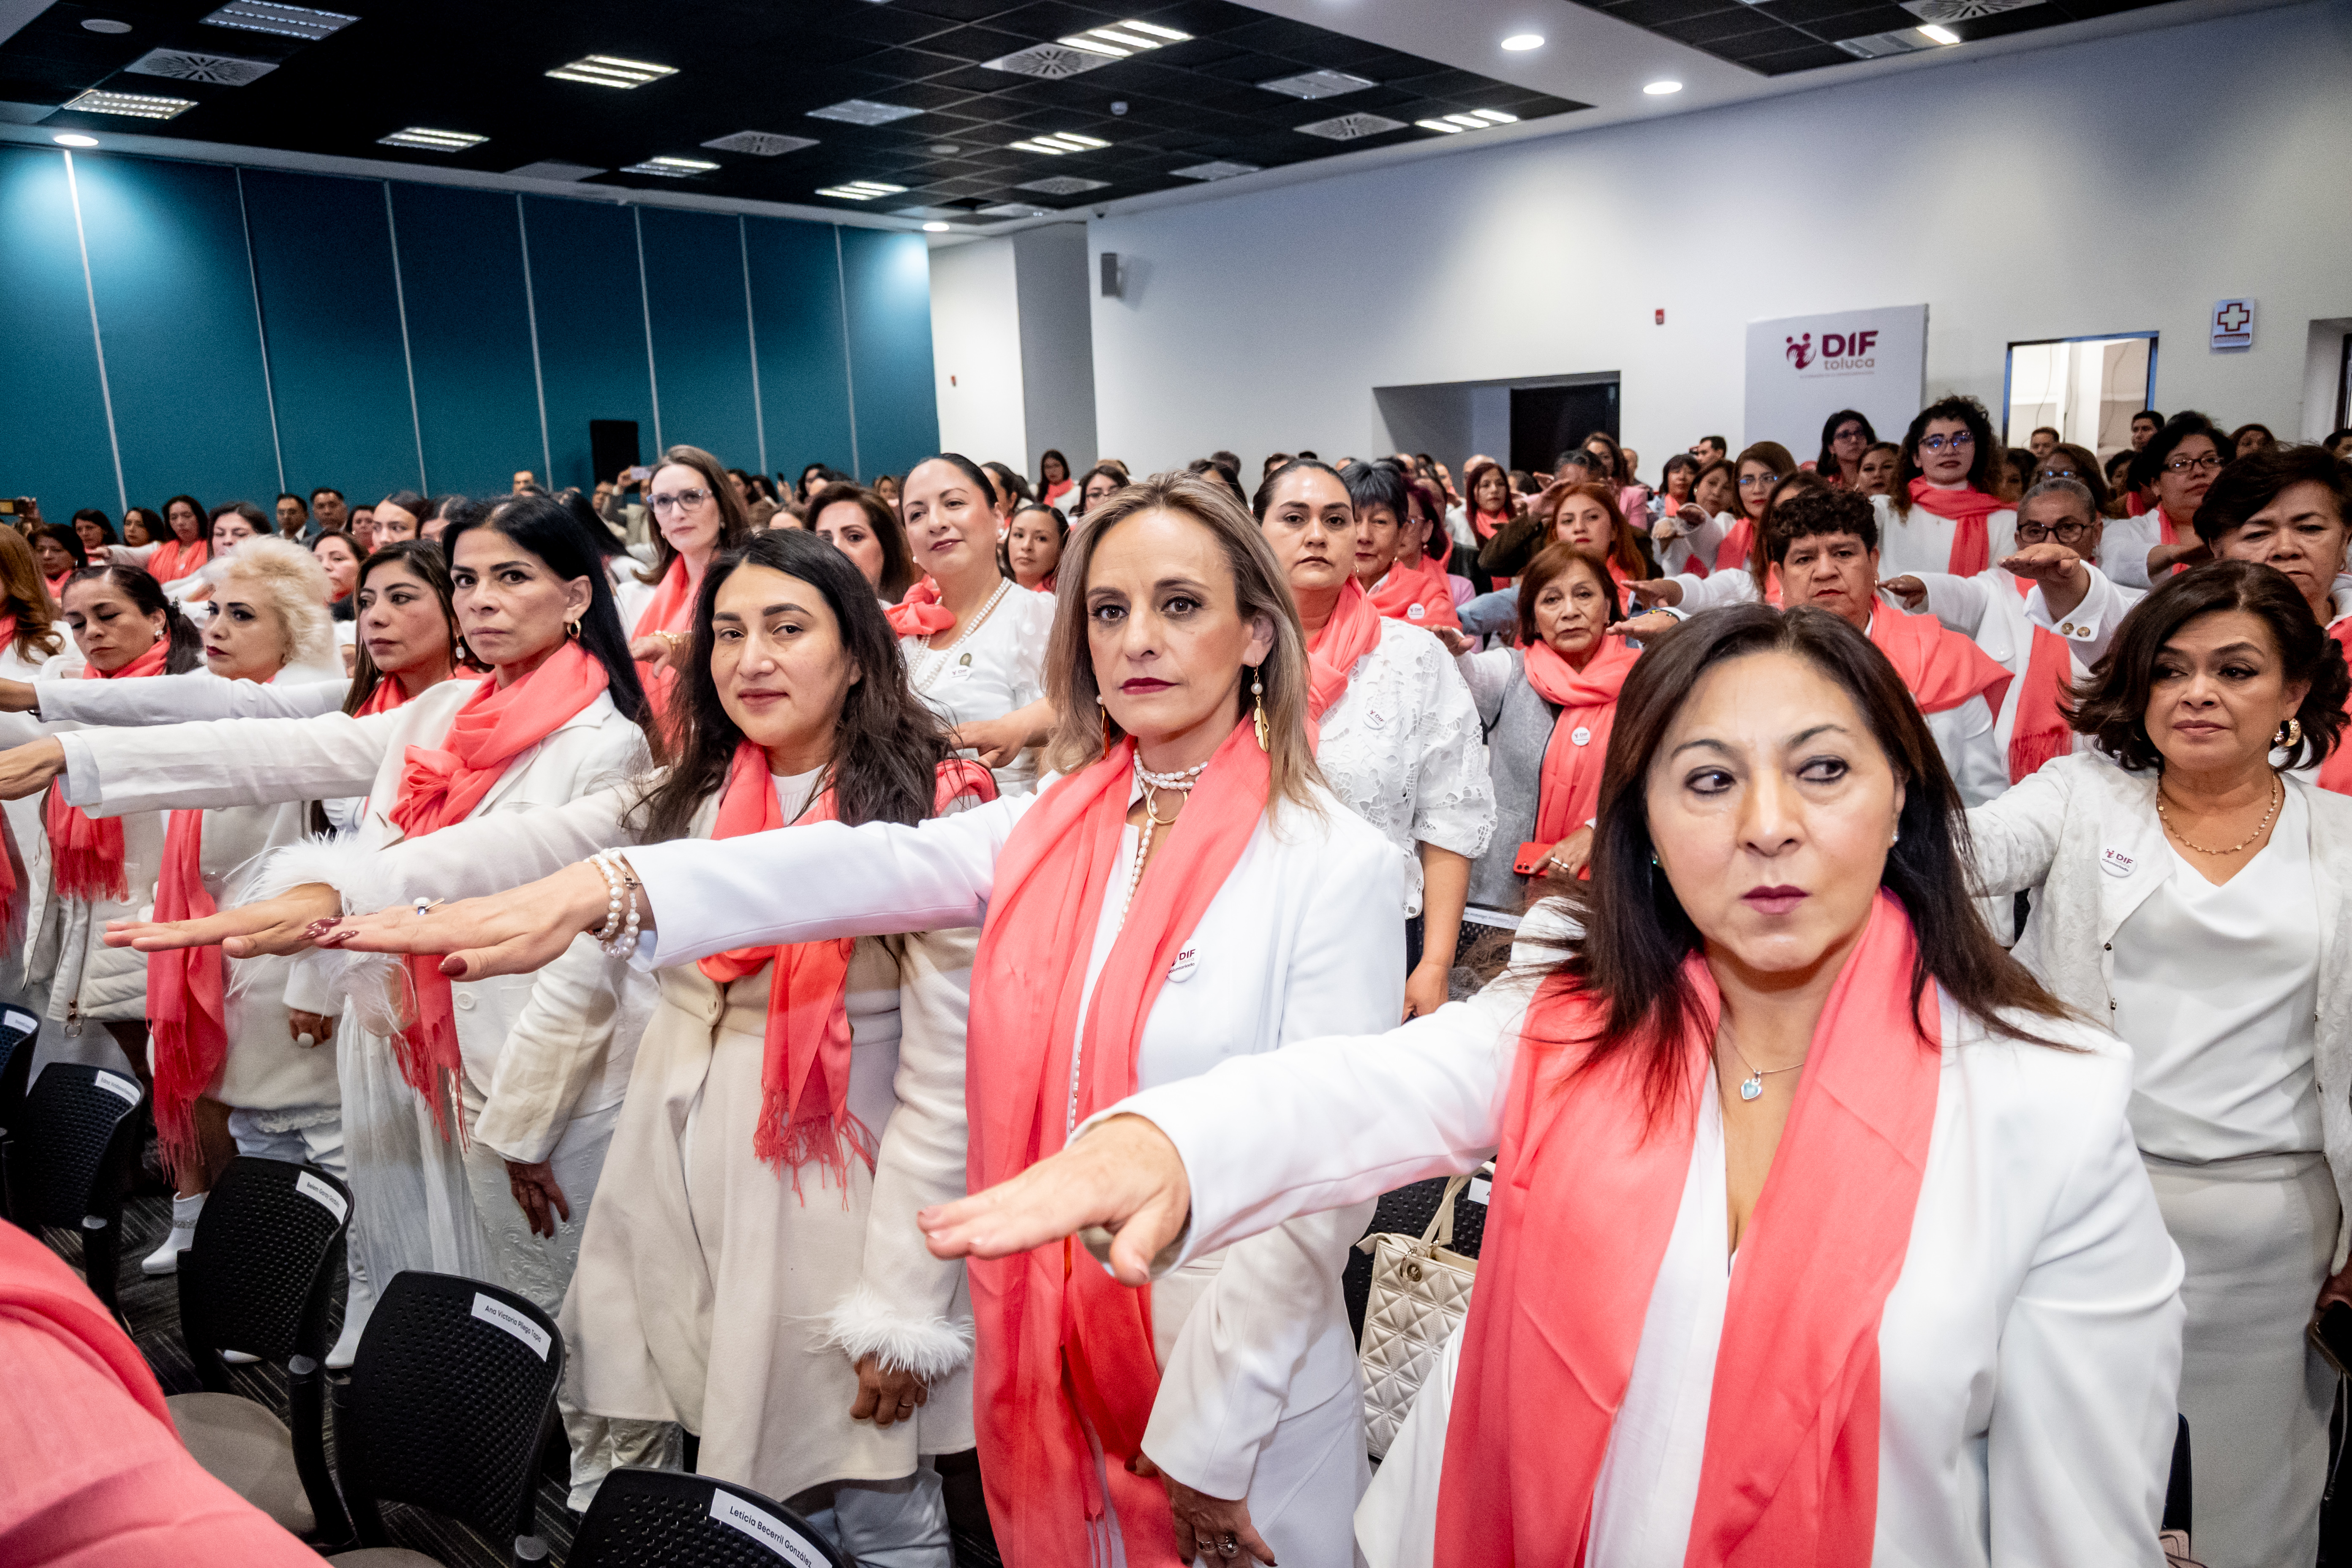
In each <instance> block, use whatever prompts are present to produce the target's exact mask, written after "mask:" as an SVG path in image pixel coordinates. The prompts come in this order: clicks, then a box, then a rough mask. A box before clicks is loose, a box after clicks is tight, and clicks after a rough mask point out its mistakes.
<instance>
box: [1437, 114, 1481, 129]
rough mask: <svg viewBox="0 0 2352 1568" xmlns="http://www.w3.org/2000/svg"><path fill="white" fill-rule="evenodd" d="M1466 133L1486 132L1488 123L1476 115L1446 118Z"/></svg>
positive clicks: (1454, 115)
mask: <svg viewBox="0 0 2352 1568" xmlns="http://www.w3.org/2000/svg"><path fill="white" fill-rule="evenodd" d="M1445 118H1446V119H1448V120H1450V121H1453V122H1454V124H1456V125H1459V126H1460V127H1462V129H1463V130H1465V131H1484V130H1485V129H1486V121H1483V120H1481V119H1479V118H1478V117H1477V116H1476V115H1475V114H1449V115H1447V116H1446V117H1445Z"/></svg>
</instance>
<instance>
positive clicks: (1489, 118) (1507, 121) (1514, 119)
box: [1470, 109, 1519, 125]
mask: <svg viewBox="0 0 2352 1568" xmlns="http://www.w3.org/2000/svg"><path fill="white" fill-rule="evenodd" d="M1470 112H1471V113H1473V114H1475V115H1476V116H1477V117H1478V118H1479V119H1481V120H1483V121H1486V123H1487V124H1489V125H1517V123H1518V122H1519V117H1518V116H1517V115H1516V114H1506V113H1504V112H1503V111H1502V110H1499V109H1474V110H1471V111H1470Z"/></svg>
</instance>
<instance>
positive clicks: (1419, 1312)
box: [1356, 1176, 1478, 1459]
mask: <svg viewBox="0 0 2352 1568" xmlns="http://www.w3.org/2000/svg"><path fill="white" fill-rule="evenodd" d="M1469 1184H1470V1178H1469V1177H1468V1176H1456V1177H1454V1179H1453V1180H1451V1181H1449V1182H1447V1183H1446V1184H1445V1195H1444V1197H1443V1198H1441V1199H1440V1200H1439V1201H1438V1205H1437V1213H1436V1215H1435V1216H1434V1217H1433V1218H1432V1219H1431V1220H1430V1222H1429V1228H1428V1229H1426V1230H1424V1231H1423V1232H1422V1234H1421V1237H1420V1239H1419V1240H1415V1239H1414V1238H1413V1237H1409V1236H1399V1235H1396V1234H1394V1233H1384V1234H1381V1235H1379V1236H1368V1237H1364V1239H1363V1240H1361V1241H1360V1242H1358V1243H1356V1245H1357V1246H1358V1247H1360V1248H1362V1249H1363V1250H1364V1251H1366V1252H1369V1253H1370V1254H1371V1255H1372V1289H1371V1295H1370V1298H1369V1299H1368V1300H1366V1302H1365V1306H1364V1338H1363V1349H1362V1352H1361V1353H1362V1357H1363V1367H1364V1438H1365V1447H1367V1448H1368V1449H1369V1450H1370V1454H1371V1456H1372V1458H1376V1459H1377V1458H1382V1457H1384V1456H1385V1455H1386V1454H1387V1453H1388V1451H1389V1445H1390V1444H1391V1442H1393V1441H1395V1439H1396V1434H1397V1428H1398V1427H1400V1426H1403V1425H1404V1418H1405V1416H1406V1415H1408V1414H1410V1413H1411V1411H1412V1402H1413V1399H1414V1396H1415V1395H1417V1394H1420V1393H1421V1385H1422V1382H1423V1379H1425V1378H1427V1377H1428V1375H1429V1369H1430V1368H1431V1367H1433V1366H1434V1365H1436V1364H1437V1358H1438V1355H1439V1352H1442V1351H1444V1349H1445V1342H1446V1340H1447V1339H1449V1338H1451V1337H1452V1335H1453V1333H1454V1330H1456V1329H1458V1328H1460V1327H1461V1326H1462V1320H1463V1318H1464V1316H1465V1314H1466V1313H1468V1311H1469V1310H1470V1287H1471V1286H1472V1285H1473V1284H1474V1283H1475V1281H1476V1279H1477V1277H1478V1263H1477V1260H1476V1259H1475V1258H1465V1257H1463V1256H1462V1255H1461V1254H1460V1253H1458V1252H1454V1251H1452V1250H1450V1248H1451V1247H1452V1245H1453V1242H1454V1199H1455V1198H1456V1197H1457V1196H1459V1195H1460V1194H1461V1192H1462V1190H1463V1189H1464V1188H1465V1187H1467V1186H1468V1185H1469Z"/></svg>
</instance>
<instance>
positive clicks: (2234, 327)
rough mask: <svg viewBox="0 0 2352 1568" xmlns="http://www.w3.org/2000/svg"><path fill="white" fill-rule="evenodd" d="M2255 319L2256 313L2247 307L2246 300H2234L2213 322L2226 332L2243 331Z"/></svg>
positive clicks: (2223, 308)
mask: <svg viewBox="0 0 2352 1568" xmlns="http://www.w3.org/2000/svg"><path fill="white" fill-rule="evenodd" d="M2253 319H2254V313H2253V312H2252V310H2247V309H2246V306H2245V301H2243V300H2231V301H2230V302H2229V304H2227V305H2226V306H2224V307H2222V309H2221V312H2220V313H2219V314H2218V315H2216V316H2215V317H2214V318H2213V324H2214V325H2215V326H2217V327H2220V328H2221V330H2222V331H2225V332H2242V331H2245V330H2246V328H2247V327H2248V325H2250V324H2251V323H2252V321H2253Z"/></svg>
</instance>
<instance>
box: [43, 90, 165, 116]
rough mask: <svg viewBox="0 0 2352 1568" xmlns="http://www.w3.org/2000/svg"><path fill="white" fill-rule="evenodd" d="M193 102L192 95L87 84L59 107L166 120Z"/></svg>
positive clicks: (75, 110) (85, 112) (88, 112)
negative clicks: (164, 94)
mask: <svg viewBox="0 0 2352 1568" xmlns="http://www.w3.org/2000/svg"><path fill="white" fill-rule="evenodd" d="M195 106H196V100H194V99H193V98H157V97H154V96H152V94H149V93H144V92H107V91H104V90H102V89H99V88H91V89H89V91H88V92H78V93H76V94H75V95H74V96H73V97H71V98H69V99H68V100H66V101H65V102H64V104H62V105H61V106H60V107H62V108H64V109H66V110H70V111H71V112H73V113H77V114H127V115H129V116H130V117H131V119H133V120H169V119H171V118H172V117H173V115H175V114H184V113H186V112H187V111H188V110H191V109H194V107H195Z"/></svg>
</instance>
